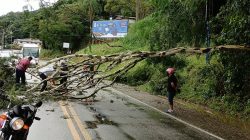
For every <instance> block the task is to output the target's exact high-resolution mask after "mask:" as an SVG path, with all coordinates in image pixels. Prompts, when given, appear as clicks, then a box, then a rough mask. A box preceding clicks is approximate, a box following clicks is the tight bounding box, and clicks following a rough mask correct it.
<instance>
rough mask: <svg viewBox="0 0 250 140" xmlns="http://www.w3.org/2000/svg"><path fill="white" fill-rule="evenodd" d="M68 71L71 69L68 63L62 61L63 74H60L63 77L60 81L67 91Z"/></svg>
mask: <svg viewBox="0 0 250 140" xmlns="http://www.w3.org/2000/svg"><path fill="white" fill-rule="evenodd" d="M68 70H69V68H68V66H67V64H66V61H62V62H61V72H60V77H62V78H61V80H60V85H61V84H63V88H64V89H65V90H67V80H68V77H67V75H68Z"/></svg>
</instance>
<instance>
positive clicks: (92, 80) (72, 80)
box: [26, 45, 250, 99]
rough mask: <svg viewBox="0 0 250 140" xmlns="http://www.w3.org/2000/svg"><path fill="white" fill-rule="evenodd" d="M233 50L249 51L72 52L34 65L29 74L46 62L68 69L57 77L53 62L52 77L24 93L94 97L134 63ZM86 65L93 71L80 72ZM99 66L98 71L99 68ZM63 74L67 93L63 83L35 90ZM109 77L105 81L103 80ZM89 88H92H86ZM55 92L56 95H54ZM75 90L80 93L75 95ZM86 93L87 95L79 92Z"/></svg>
mask: <svg viewBox="0 0 250 140" xmlns="http://www.w3.org/2000/svg"><path fill="white" fill-rule="evenodd" d="M224 50H226V51H235V50H243V51H250V48H248V47H244V46H235V45H227V46H217V47H214V48H183V47H179V48H173V49H169V50H166V51H158V52H150V51H137V52H127V53H121V54H112V55H107V56H98V55H88V54H72V55H67V56H64V57H60V58H56V59H52V60H50V61H48V62H47V63H46V64H44V65H41V66H39V67H36V68H35V69H33V70H32V71H30V72H29V73H30V74H31V75H36V74H37V73H38V70H39V69H40V68H43V67H46V66H47V65H50V64H58V63H60V61H62V60H63V61H65V60H66V61H67V64H68V71H64V72H66V73H67V75H65V76H59V73H61V72H63V71H62V70H60V66H58V65H57V67H56V70H55V71H54V73H53V74H52V76H50V77H48V78H47V79H45V80H43V81H41V82H40V83H38V84H36V85H33V86H32V87H31V88H30V89H29V90H27V91H26V93H27V94H26V95H30V93H34V94H32V95H37V96H40V95H50V96H55V97H59V98H60V97H64V98H71V99H86V98H89V97H92V96H94V95H95V94H96V93H97V92H98V91H100V90H101V89H103V88H106V87H110V86H112V84H113V83H114V82H115V80H116V78H117V77H119V76H121V75H123V74H125V73H126V72H127V71H128V70H130V69H131V68H133V67H134V66H135V65H136V64H137V63H139V62H140V61H142V60H144V59H146V58H154V57H167V56H172V55H175V54H177V53H188V54H204V53H211V52H213V51H224ZM86 65H87V66H88V65H93V66H95V70H94V71H83V67H84V66H86ZM100 69H101V70H100ZM63 77H67V78H68V80H67V83H66V87H67V92H64V91H61V89H62V88H63V84H59V85H57V86H53V85H50V87H51V88H50V89H49V90H47V91H44V92H39V91H38V89H39V87H40V85H41V84H42V83H43V82H44V81H49V80H51V79H54V80H58V79H60V78H63ZM105 80H109V81H112V82H109V84H106V83H105V82H104V81H105ZM89 89H94V90H92V91H89ZM55 93H56V94H55ZM79 93H81V94H80V95H79ZM82 93H88V94H82Z"/></svg>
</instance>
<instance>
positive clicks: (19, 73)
mask: <svg viewBox="0 0 250 140" xmlns="http://www.w3.org/2000/svg"><path fill="white" fill-rule="evenodd" d="M31 60H32V57H31V56H30V57H28V58H22V59H21V60H20V61H19V62H18V63H17V65H16V84H19V83H20V78H21V82H22V84H23V85H25V81H26V77H25V72H26V70H27V69H28V67H29V66H30V61H31Z"/></svg>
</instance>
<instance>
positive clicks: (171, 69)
mask: <svg viewBox="0 0 250 140" xmlns="http://www.w3.org/2000/svg"><path fill="white" fill-rule="evenodd" d="M166 71H167V73H168V74H169V75H172V74H174V72H175V69H174V68H167V70H166Z"/></svg>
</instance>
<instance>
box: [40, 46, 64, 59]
mask: <svg viewBox="0 0 250 140" xmlns="http://www.w3.org/2000/svg"><path fill="white" fill-rule="evenodd" d="M64 55H65V54H64V53H63V52H61V51H58V50H48V49H42V50H41V53H40V58H41V59H43V60H49V59H53V58H57V57H61V56H64Z"/></svg>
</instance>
